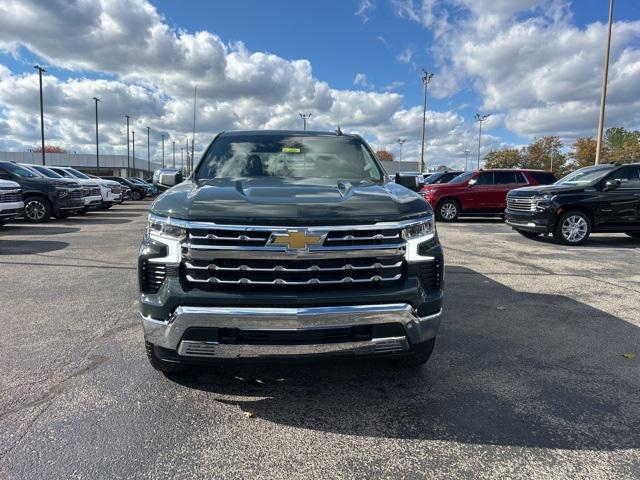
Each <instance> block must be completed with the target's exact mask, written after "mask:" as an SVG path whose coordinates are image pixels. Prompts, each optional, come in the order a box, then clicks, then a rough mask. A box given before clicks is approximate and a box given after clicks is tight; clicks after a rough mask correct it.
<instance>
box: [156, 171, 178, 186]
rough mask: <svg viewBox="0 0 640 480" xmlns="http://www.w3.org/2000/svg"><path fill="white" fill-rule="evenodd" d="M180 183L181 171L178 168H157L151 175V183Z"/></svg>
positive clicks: (161, 184)
mask: <svg viewBox="0 0 640 480" xmlns="http://www.w3.org/2000/svg"><path fill="white" fill-rule="evenodd" d="M179 183H182V172H180V171H179V170H158V171H157V172H156V173H155V174H154V175H153V184H154V185H156V186H161V187H173V186H174V185H178V184H179Z"/></svg>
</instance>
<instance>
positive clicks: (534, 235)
mask: <svg viewBox="0 0 640 480" xmlns="http://www.w3.org/2000/svg"><path fill="white" fill-rule="evenodd" d="M516 232H518V233H519V234H520V235H522V236H523V237H525V238H529V239H534V238H538V237H539V236H540V235H541V234H540V232H528V231H527V230H516Z"/></svg>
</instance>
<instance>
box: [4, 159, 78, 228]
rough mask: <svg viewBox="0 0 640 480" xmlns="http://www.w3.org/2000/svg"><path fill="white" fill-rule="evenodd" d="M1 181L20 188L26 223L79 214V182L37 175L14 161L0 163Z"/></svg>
mask: <svg viewBox="0 0 640 480" xmlns="http://www.w3.org/2000/svg"><path fill="white" fill-rule="evenodd" d="M0 179H2V180H12V181H14V182H16V183H18V184H19V185H20V187H21V188H22V199H23V202H24V218H25V220H27V221H28V222H32V223H41V222H46V221H47V220H49V219H50V218H51V216H55V217H56V218H63V217H66V216H68V215H72V214H74V213H77V212H79V211H82V209H83V206H84V202H83V199H82V188H81V186H80V185H79V184H78V183H75V182H66V181H64V180H59V179H55V178H47V177H43V176H39V175H38V174H37V173H35V172H33V171H32V170H30V169H28V168H25V167H23V166H21V165H17V164H15V163H13V162H2V161H0Z"/></svg>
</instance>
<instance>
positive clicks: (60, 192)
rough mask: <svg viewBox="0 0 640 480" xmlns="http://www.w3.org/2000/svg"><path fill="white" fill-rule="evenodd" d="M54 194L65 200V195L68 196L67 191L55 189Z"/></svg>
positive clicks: (65, 189) (59, 188) (60, 188)
mask: <svg viewBox="0 0 640 480" xmlns="http://www.w3.org/2000/svg"><path fill="white" fill-rule="evenodd" d="M56 194H57V195H58V198H65V197H66V196H67V195H69V189H68V188H62V187H56Z"/></svg>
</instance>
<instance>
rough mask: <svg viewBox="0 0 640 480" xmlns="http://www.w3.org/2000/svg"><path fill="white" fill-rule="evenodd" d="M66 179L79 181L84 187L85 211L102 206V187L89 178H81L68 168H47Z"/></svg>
mask: <svg viewBox="0 0 640 480" xmlns="http://www.w3.org/2000/svg"><path fill="white" fill-rule="evenodd" d="M47 168H48V169H49V170H53V171H54V172H56V173H57V174H58V175H61V176H63V177H64V178H67V179H71V180H75V181H77V182H78V183H79V184H80V185H81V186H82V200H83V201H84V209H83V211H84V212H85V213H86V212H88V211H89V210H95V209H97V208H99V207H100V206H101V205H102V187H101V186H100V185H99V184H98V183H97V182H95V181H94V180H91V179H89V178H80V177H77V176H76V175H74V174H72V173H71V172H70V171H68V170H67V167H53V166H51V167H47Z"/></svg>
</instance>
